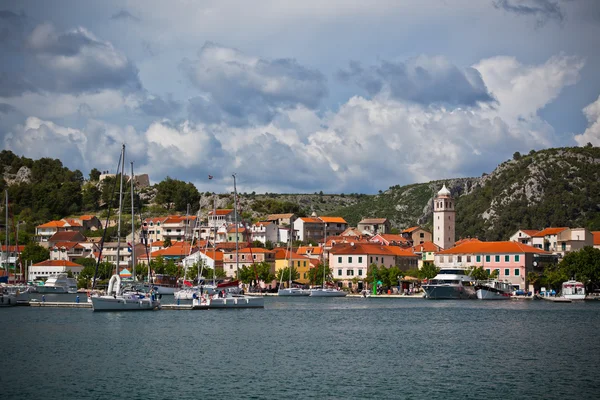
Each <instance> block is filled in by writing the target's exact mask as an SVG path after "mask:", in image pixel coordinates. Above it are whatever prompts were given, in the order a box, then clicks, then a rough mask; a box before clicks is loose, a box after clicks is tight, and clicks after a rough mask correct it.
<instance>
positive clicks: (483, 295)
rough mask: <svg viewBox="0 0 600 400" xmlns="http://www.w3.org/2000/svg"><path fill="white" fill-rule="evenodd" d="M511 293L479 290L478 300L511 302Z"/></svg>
mask: <svg viewBox="0 0 600 400" xmlns="http://www.w3.org/2000/svg"><path fill="white" fill-rule="evenodd" d="M510 297H511V295H510V293H505V292H496V291H492V290H488V289H484V288H481V289H478V290H477V298H478V299H479V300H510Z"/></svg>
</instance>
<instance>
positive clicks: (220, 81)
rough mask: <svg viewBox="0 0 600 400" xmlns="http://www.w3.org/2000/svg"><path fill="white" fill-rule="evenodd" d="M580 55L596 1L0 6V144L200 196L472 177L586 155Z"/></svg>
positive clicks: (599, 128)
mask: <svg viewBox="0 0 600 400" xmlns="http://www.w3.org/2000/svg"><path fill="white" fill-rule="evenodd" d="M599 37H600V2H598V1H596V0H489V1H488V0H479V1H472V0H453V1H449V0H428V1H423V0H406V1H400V0H396V1H391V0H390V1H386V0H380V1H373V2H365V1H355V0H346V1H341V0H330V1H327V2H323V1H317V0H304V1H289V2H280V1H272V0H271V1H253V2H246V1H227V0H220V1H197V2H189V1H170V2H164V1H102V2H100V1H96V2H80V1H53V2H38V1H18V2H3V3H2V4H1V5H0V51H1V52H2V54H3V57H2V60H3V61H2V63H1V65H0V140H2V142H3V148H4V149H10V150H12V151H14V152H15V153H17V154H19V155H25V156H27V157H31V158H39V157H56V158H60V159H61V160H62V161H63V163H64V164H65V165H67V166H68V167H70V168H78V169H80V170H81V171H82V172H83V173H84V174H85V175H87V174H88V173H89V171H90V169H91V168H94V167H96V168H98V169H101V170H104V169H108V170H114V169H115V166H116V163H117V161H118V155H119V148H120V143H123V142H124V143H126V145H127V155H128V157H127V158H128V160H133V161H135V166H136V170H137V171H138V172H140V173H142V172H145V173H148V174H150V178H151V180H152V181H153V182H157V181H160V180H161V179H163V178H164V177H165V176H171V177H173V178H177V179H181V180H185V181H190V182H193V183H194V184H196V186H197V187H198V189H199V190H201V191H223V190H230V189H231V187H232V180H231V174H232V173H234V172H235V173H237V176H238V178H239V179H238V183H239V189H240V191H246V192H252V191H256V192H257V193H262V192H308V193H312V192H315V191H321V190H323V191H324V192H330V193H335V192H338V193H339V192H345V193H352V192H358V193H375V192H377V191H378V190H380V189H382V190H385V189H387V188H388V187H389V186H393V185H397V184H401V185H403V184H409V183H415V182H425V181H429V180H434V179H444V178H453V177H463V176H479V175H481V174H482V173H483V172H490V171H491V170H493V169H494V168H495V167H496V166H497V165H498V164H499V163H501V162H502V161H504V160H506V159H509V158H511V157H512V154H513V153H514V152H515V151H520V152H522V153H527V152H529V151H530V150H531V149H536V150H539V149H543V148H548V147H562V146H578V145H585V144H586V143H588V142H591V143H593V144H594V145H597V146H598V145H600V100H599V95H600V75H599V74H598V73H597V71H599V70H600V41H599V39H598V38H599ZM209 174H210V175H213V176H214V177H215V178H214V179H213V180H210V181H209V180H208V179H207V176H208V175H209Z"/></svg>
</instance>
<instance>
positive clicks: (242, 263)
mask: <svg viewBox="0 0 600 400" xmlns="http://www.w3.org/2000/svg"><path fill="white" fill-rule="evenodd" d="M236 261H237V262H236ZM261 262H266V263H269V264H270V265H271V272H272V273H275V251H273V250H267V249H263V248H262V247H246V248H244V249H241V250H238V252H237V259H236V252H235V250H234V251H226V252H225V254H224V255H223V270H224V271H225V274H226V275H227V277H229V278H235V277H236V272H237V271H236V268H237V267H239V268H243V267H247V266H250V265H252V264H255V263H261Z"/></svg>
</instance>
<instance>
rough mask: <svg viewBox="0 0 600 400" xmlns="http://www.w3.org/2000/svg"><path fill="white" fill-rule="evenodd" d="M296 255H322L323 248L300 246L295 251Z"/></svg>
mask: <svg viewBox="0 0 600 400" xmlns="http://www.w3.org/2000/svg"><path fill="white" fill-rule="evenodd" d="M296 252H297V253H298V254H301V255H302V254H323V248H322V247H318V246H300V247H298V250H296Z"/></svg>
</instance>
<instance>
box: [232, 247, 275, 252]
mask: <svg viewBox="0 0 600 400" xmlns="http://www.w3.org/2000/svg"><path fill="white" fill-rule="evenodd" d="M250 252H251V253H274V251H273V250H268V249H263V248H262V247H246V248H245V249H240V250H238V253H250Z"/></svg>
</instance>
